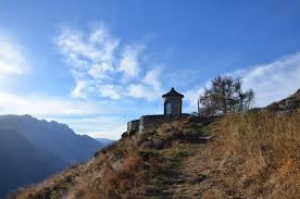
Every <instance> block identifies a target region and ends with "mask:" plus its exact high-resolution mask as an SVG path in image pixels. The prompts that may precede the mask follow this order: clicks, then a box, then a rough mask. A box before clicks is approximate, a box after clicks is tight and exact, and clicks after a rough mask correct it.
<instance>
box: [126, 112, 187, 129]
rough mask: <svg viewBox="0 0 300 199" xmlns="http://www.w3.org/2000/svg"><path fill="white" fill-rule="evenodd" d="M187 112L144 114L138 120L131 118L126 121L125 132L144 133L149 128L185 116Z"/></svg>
mask: <svg viewBox="0 0 300 199" xmlns="http://www.w3.org/2000/svg"><path fill="white" fill-rule="evenodd" d="M188 116H189V114H185V113H183V114H181V115H170V116H164V115H144V116H141V117H140V119H139V120H132V121H130V122H127V133H128V134H130V133H132V132H139V133H145V132H147V131H149V130H151V129H155V128H157V127H159V126H160V125H162V124H163V123H165V122H171V121H175V120H177V119H179V118H186V117H188Z"/></svg>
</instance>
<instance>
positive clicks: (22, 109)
mask: <svg viewBox="0 0 300 199" xmlns="http://www.w3.org/2000/svg"><path fill="white" fill-rule="evenodd" d="M95 111H97V109H96V107H95V106H93V105H91V104H88V103H85V102H81V101H72V100H66V99H62V98H59V97H49V96H39V95H27V96H24V95H18V94H13V93H8V92H1V91H0V114H11V113H13V114H32V115H36V116H46V115H86V114H92V113H95Z"/></svg>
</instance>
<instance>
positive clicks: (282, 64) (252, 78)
mask: <svg viewBox="0 0 300 199" xmlns="http://www.w3.org/2000/svg"><path fill="white" fill-rule="evenodd" d="M299 74H300V52H299V53H296V54H293V55H290V56H286V57H284V58H279V59H278V60H275V61H273V62H271V63H266V64H260V65H256V66H253V67H250V69H248V70H238V71H233V72H232V73H230V74H226V75H232V76H235V77H238V76H239V77H241V79H242V81H243V87H244V88H245V89H250V88H252V89H253V90H254V92H255V102H254V105H255V106H259V107H260V106H266V105H268V104H270V103H272V102H274V101H277V100H280V99H283V98H285V97H287V96H288V95H290V94H292V93H294V92H295V91H296V90H297V89H299V88H300V78H299ZM207 86H209V82H208V83H207V84H206V87H207ZM203 92H204V86H203V87H201V86H200V87H195V88H193V89H190V90H188V91H186V92H185V95H186V99H187V100H188V103H189V105H190V107H193V109H194V110H196V107H197V99H198V97H199V95H200V94H202V93H203Z"/></svg>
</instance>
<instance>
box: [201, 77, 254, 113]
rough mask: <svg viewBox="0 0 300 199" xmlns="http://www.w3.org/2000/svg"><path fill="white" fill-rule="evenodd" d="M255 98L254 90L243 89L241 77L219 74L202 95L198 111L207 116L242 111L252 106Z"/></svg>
mask: <svg viewBox="0 0 300 199" xmlns="http://www.w3.org/2000/svg"><path fill="white" fill-rule="evenodd" d="M253 99H254V92H253V90H252V89H250V90H247V91H243V89H242V81H241V80H240V79H236V80H234V79H233V78H231V77H228V76H224V77H222V76H218V77H216V78H215V79H214V80H213V81H212V84H211V88H206V89H205V91H204V93H203V95H201V96H200V98H199V101H198V111H199V113H201V114H202V115H206V116H213V115H216V114H226V113H228V112H241V111H245V110H248V109H249V108H250V106H251V103H252V101H253Z"/></svg>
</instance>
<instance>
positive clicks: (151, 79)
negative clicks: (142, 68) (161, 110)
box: [143, 68, 161, 90]
mask: <svg viewBox="0 0 300 199" xmlns="http://www.w3.org/2000/svg"><path fill="white" fill-rule="evenodd" d="M160 75H161V69H160V68H155V69H153V70H151V71H148V72H147V73H146V76H145V77H144V80H143V81H144V83H145V84H148V85H149V86H152V87H153V88H154V89H156V90H159V89H160V87H161V85H160Z"/></svg>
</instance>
